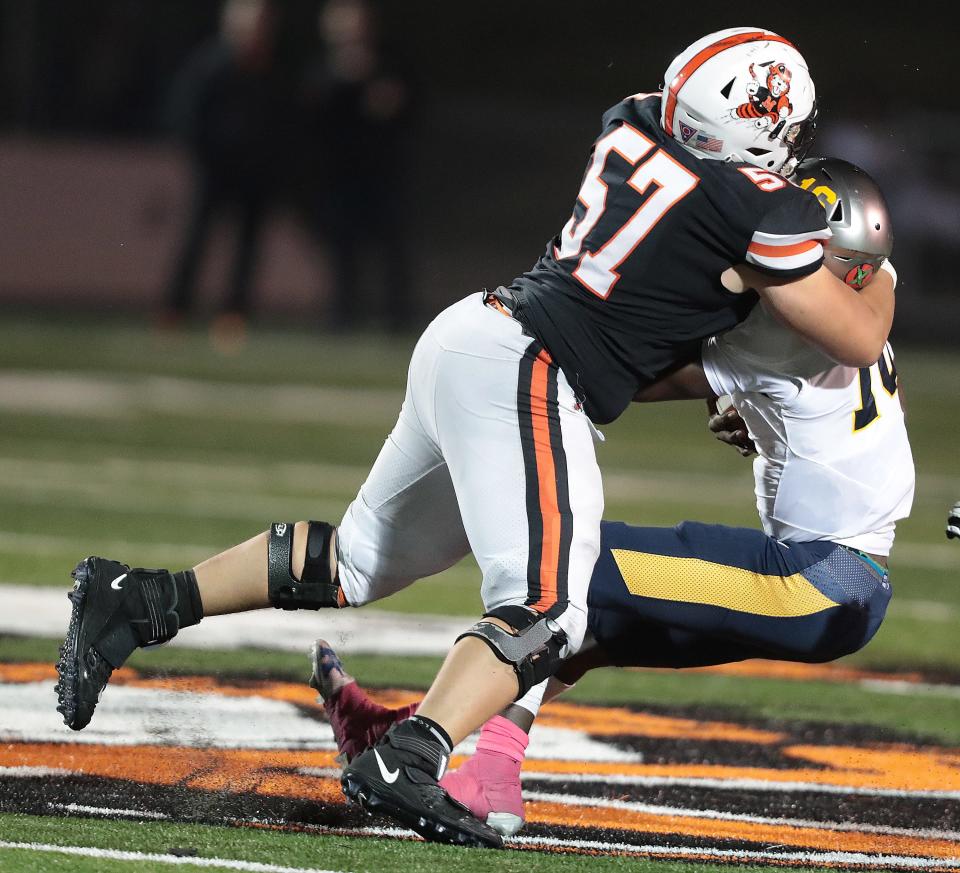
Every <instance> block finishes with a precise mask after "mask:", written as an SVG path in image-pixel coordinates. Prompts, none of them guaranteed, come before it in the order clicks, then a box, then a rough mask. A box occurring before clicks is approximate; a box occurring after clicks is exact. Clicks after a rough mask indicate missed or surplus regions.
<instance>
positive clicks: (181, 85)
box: [162, 0, 289, 348]
mask: <svg viewBox="0 0 960 873" xmlns="http://www.w3.org/2000/svg"><path fill="white" fill-rule="evenodd" d="M276 15H277V11H276V9H275V8H274V6H273V5H272V4H271V3H270V2H268V0H227V2H226V4H225V5H224V7H223V10H222V15H221V19H220V33H219V34H218V35H217V36H216V37H215V38H214V39H213V40H212V41H210V42H208V43H206V44H204V45H202V46H201V47H200V48H199V49H197V50H196V51H195V52H194V54H193V55H191V56H190V57H189V58H188V59H187V62H186V64H185V65H184V67H183V69H182V70H181V71H180V73H179V75H178V76H177V78H176V80H175V82H174V85H173V88H172V90H171V94H170V100H169V106H168V113H169V119H168V120H169V124H170V127H171V129H172V132H173V133H174V135H175V136H176V138H177V139H178V140H179V141H180V142H181V143H182V144H183V145H184V146H185V147H186V148H187V149H188V151H189V153H190V156H191V158H192V161H193V192H192V202H191V205H190V212H189V216H188V218H187V222H186V227H185V234H184V238H183V240H182V243H181V245H180V248H179V251H178V253H177V256H176V260H175V263H174V265H173V269H172V274H171V276H170V280H169V285H168V287H167V290H166V300H165V303H166V309H165V311H164V313H163V315H162V323H163V325H165V326H176V325H178V324H179V323H180V322H181V321H182V320H183V317H184V316H185V314H186V313H187V312H188V310H189V309H190V307H191V305H192V304H193V300H194V295H195V290H196V286H197V277H198V272H199V268H200V265H201V263H202V260H203V254H204V250H205V247H206V243H207V241H208V239H209V237H210V231H211V229H212V227H213V222H214V220H215V219H216V218H218V217H220V216H221V214H225V215H229V216H230V217H231V218H232V219H233V221H234V222H235V223H236V230H237V238H236V242H235V248H234V255H233V262H232V267H231V272H230V279H229V288H228V293H227V297H226V300H225V301H224V304H223V307H222V311H221V313H220V315H218V316H217V317H216V319H215V320H214V322H213V326H212V334H211V336H212V339H213V340H214V343H215V344H216V345H221V346H223V347H225V348H229V347H231V346H235V345H237V344H239V343H242V341H243V339H244V336H245V330H246V322H247V318H248V316H249V303H250V288H251V283H252V279H253V274H254V269H255V266H256V260H257V251H258V245H259V242H260V236H261V230H262V228H263V224H264V217H265V215H266V212H267V209H268V207H269V205H270V200H271V198H272V197H273V195H274V194H275V192H276V188H277V185H278V176H279V172H280V168H281V167H282V166H283V163H284V159H285V155H286V154H287V152H288V150H289V136H288V135H287V131H288V128H287V126H286V118H285V117H284V114H285V112H286V109H287V107H288V106H289V100H288V99H287V95H286V94H285V89H284V82H285V81H286V80H285V79H284V77H283V76H282V75H280V72H279V71H280V65H279V64H278V62H277V51H276V46H277V20H276Z"/></svg>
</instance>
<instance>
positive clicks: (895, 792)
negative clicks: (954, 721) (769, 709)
mask: <svg viewBox="0 0 960 873" xmlns="http://www.w3.org/2000/svg"><path fill="white" fill-rule="evenodd" d="M785 772H789V771H785ZM520 776H521V779H522V780H523V781H524V783H528V782H561V783H578V782H579V783H606V784H609V785H636V786H641V787H644V788H676V787H679V786H684V787H688V788H709V789H714V790H719V791H775V792H782V793H786V794H796V793H810V794H843V795H856V796H862V797H898V798H913V799H918V798H922V799H927V800H960V791H937V790H935V789H930V790H908V789H899V788H867V787H862V786H854V785H831V784H829V783H826V782H774V781H772V780H768V779H746V778H741V779H716V778H711V777H699V776H631V775H626V774H622V773H590V772H582V773H551V772H545V771H538V770H533V769H525V770H523V771H522V772H521V774H520Z"/></svg>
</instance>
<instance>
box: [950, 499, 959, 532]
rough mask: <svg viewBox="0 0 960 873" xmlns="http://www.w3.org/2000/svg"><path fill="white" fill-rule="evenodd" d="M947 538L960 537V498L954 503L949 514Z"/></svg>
mask: <svg viewBox="0 0 960 873" xmlns="http://www.w3.org/2000/svg"><path fill="white" fill-rule="evenodd" d="M947 539H949V540H957V539H960V500H958V501H957V502H956V503H954V504H953V509H951V510H950V512H949V514H948V515H947Z"/></svg>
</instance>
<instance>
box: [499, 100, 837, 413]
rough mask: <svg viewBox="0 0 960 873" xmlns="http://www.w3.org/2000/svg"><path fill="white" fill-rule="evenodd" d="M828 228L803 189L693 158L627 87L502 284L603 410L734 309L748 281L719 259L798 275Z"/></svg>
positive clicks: (686, 356)
mask: <svg viewBox="0 0 960 873" xmlns="http://www.w3.org/2000/svg"><path fill="white" fill-rule="evenodd" d="M690 135H691V137H698V139H696V140H695V144H696V147H697V148H699V149H701V150H707V151H709V150H710V147H711V143H712V142H713V141H712V140H711V139H710V138H709V137H705V136H704V135H703V134H700V133H698V132H697V131H690ZM829 236H830V231H829V230H828V228H827V221H826V214H825V212H824V210H823V208H822V207H821V205H820V203H819V201H818V200H817V198H816V197H814V196H813V195H812V194H810V193H809V192H807V191H803V190H801V189H800V188H798V187H797V186H795V185H793V184H791V183H789V182H787V181H786V180H785V179H783V178H782V177H780V176H778V175H776V174H774V173H772V172H769V171H767V170H762V169H759V168H757V167H754V166H752V165H750V164H742V163H734V162H724V161H717V160H708V159H699V158H697V157H696V156H695V155H693V154H691V153H690V152H689V151H687V149H685V148H684V147H683V146H682V145H681V144H680V143H678V142H677V141H676V140H674V139H673V138H671V137H669V136H667V135H666V134H665V133H664V132H663V129H662V128H661V127H660V97H659V95H638V96H636V97H630V98H628V99H626V100H624V101H623V102H622V103H619V104H617V105H616V106H614V107H613V108H612V109H610V110H608V111H607V113H606V114H605V115H604V117H603V132H602V134H601V136H600V138H599V139H598V140H597V141H596V143H595V144H594V147H593V152H592V154H591V159H590V163H589V165H588V167H587V171H586V174H585V175H584V179H583V184H582V186H581V189H580V194H579V197H578V199H577V203H576V206H575V207H574V211H573V215H572V217H571V218H570V221H569V222H568V223H567V225H566V226H565V227H564V229H563V230H562V231H561V232H560V234H558V235H557V236H556V237H555V238H554V239H553V240H551V241H550V243H549V244H548V245H547V251H546V253H545V254H544V255H543V256H542V257H541V258H540V260H539V261H538V262H537V263H536V265H535V266H534V267H533V269H532V270H530V272H528V273H525V274H524V275H523V276H521V277H519V278H518V279H516V280H515V281H514V283H513V284H512V285H511V286H510V289H511V291H512V292H513V295H514V298H515V300H516V306H515V309H514V316H515V317H516V318H517V319H518V320H519V321H520V322H521V323H522V324H523V325H524V326H525V327H526V329H527V331H528V332H529V333H531V334H532V335H533V336H535V337H536V338H537V339H538V340H539V341H540V342H541V343H542V344H543V345H544V347H545V348H546V349H547V350H548V352H549V353H550V355H551V356H552V357H553V359H554V360H555V361H556V362H557V364H558V365H559V366H560V368H561V369H562V370H563V372H564V375H565V376H566V377H567V380H568V381H569V383H570V385H571V386H572V388H573V389H574V391H575V392H576V393H577V395H578V397H580V399H581V400H582V401H583V403H584V407H585V409H586V411H587V414H588V415H589V416H590V418H591V419H592V420H593V421H595V422H597V423H598V424H603V423H607V422H610V421H613V420H614V419H615V418H617V417H618V416H619V415H620V413H622V412H623V410H624V409H625V408H626V407H627V405H628V404H629V403H630V401H631V400H632V399H633V396H634V395H635V394H636V392H637V390H638V389H639V388H641V387H643V386H645V385H647V384H649V383H650V382H653V381H655V380H656V379H657V378H658V377H659V376H661V375H663V374H664V373H665V372H667V371H668V370H670V369H672V368H673V367H675V366H677V365H678V364H681V363H684V362H686V361H689V360H695V359H697V357H698V354H699V349H700V342H701V341H702V340H703V339H705V338H706V337H708V336H712V335H714V334H717V333H721V332H723V331H725V330H728V329H729V328H731V327H733V326H734V325H735V324H737V323H738V322H740V321H742V320H743V319H744V318H746V316H747V314H748V313H749V311H750V309H751V308H752V306H753V304H754V303H755V302H756V299H757V298H756V295H755V294H754V293H753V292H748V293H747V294H733V293H731V292H729V291H727V290H726V289H725V288H724V287H723V285H722V284H721V282H720V275H721V274H722V273H723V271H724V270H725V269H727V268H728V267H730V266H733V265H736V264H742V263H744V262H746V263H749V264H750V265H751V266H753V267H755V268H756V269H758V270H761V271H764V272H767V273H771V274H774V275H778V276H785V277H799V276H804V275H807V274H808V273H813V272H815V271H816V270H817V269H818V268H819V267H820V265H821V263H822V261H823V248H822V245H821V243H822V241H823V240H825V239H828V238H829Z"/></svg>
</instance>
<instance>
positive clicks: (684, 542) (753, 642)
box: [568, 522, 891, 675]
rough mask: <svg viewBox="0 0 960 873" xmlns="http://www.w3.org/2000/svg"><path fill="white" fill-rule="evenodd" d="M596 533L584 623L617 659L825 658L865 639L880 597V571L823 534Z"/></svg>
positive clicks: (689, 525)
mask: <svg viewBox="0 0 960 873" xmlns="http://www.w3.org/2000/svg"><path fill="white" fill-rule="evenodd" d="M602 533H603V549H602V551H601V555H600V558H599V559H598V561H597V565H596V567H595V570H594V575H593V579H592V581H591V586H590V594H589V607H590V610H589V615H590V630H591V633H592V634H593V635H594V637H595V638H596V639H597V642H598V644H599V645H600V647H601V648H602V649H604V650H605V651H606V653H607V655H608V656H610V657H611V658H612V659H613V660H614V662H615V663H618V664H629V665H632V666H650V667H677V668H681V667H693V666H706V665H710V664H720V663H729V662H731V661H737V660H744V659H746V658H756V657H760V658H772V659H780V660H792V661H805V662H822V661H830V660H834V659H835V658H839V657H841V656H843V655H846V654H850V653H851V652H854V651H856V650H858V649H859V648H862V647H863V646H864V645H866V643H867V642H868V641H869V640H870V639H871V638H872V637H873V635H874V634H875V633H876V631H877V629H878V628H879V626H880V623H881V622H882V620H883V617H884V615H885V612H886V608H887V604H888V603H889V600H890V596H891V587H890V581H889V577H888V574H887V572H886V570H885V569H884V568H883V567H879V566H878V565H877V564H876V563H875V562H873V561H871V560H870V559H869V558H867V557H864V556H860V555H858V554H857V553H855V552H853V551H851V550H849V549H846V548H844V547H843V546H839V545H837V544H835V543H831V542H808V543H797V542H791V543H782V542H780V541H778V540H776V539H774V538H773V537H770V536H767V535H766V534H764V533H762V532H761V531H757V530H752V529H748V528H733V527H727V526H724V525H708V524H701V523H698V522H683V523H681V524H679V525H677V526H676V527H673V528H641V527H632V526H630V525H625V524H619V523H606V522H605V523H604V525H603V528H602ZM575 666H576V665H575V663H571V664H570V665H568V675H569V670H570V669H573V668H575Z"/></svg>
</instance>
